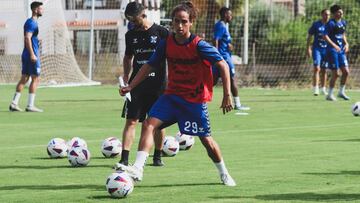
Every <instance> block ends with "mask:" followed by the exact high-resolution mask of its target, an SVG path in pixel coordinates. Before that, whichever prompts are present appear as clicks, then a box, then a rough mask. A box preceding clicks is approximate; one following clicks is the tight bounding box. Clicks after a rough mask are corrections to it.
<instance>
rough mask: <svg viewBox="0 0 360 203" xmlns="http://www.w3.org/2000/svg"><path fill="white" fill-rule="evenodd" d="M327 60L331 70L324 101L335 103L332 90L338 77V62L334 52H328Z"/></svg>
mask: <svg viewBox="0 0 360 203" xmlns="http://www.w3.org/2000/svg"><path fill="white" fill-rule="evenodd" d="M328 60H329V63H330V64H329V65H330V69H331V79H330V83H329V93H328V95H327V96H326V100H328V101H336V98H335V96H334V88H335V83H336V80H337V78H338V77H339V72H338V69H339V60H338V53H337V52H336V51H334V50H331V51H329V53H328Z"/></svg>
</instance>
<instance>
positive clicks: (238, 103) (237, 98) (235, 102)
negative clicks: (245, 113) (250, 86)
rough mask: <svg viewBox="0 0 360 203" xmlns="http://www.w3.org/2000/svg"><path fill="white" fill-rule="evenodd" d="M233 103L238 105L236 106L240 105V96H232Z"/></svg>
mask: <svg viewBox="0 0 360 203" xmlns="http://www.w3.org/2000/svg"><path fill="white" fill-rule="evenodd" d="M234 104H235V106H238V107H240V106H241V103H240V97H239V96H237V97H234Z"/></svg>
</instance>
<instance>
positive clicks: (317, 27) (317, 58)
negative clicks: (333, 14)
mask: <svg viewBox="0 0 360 203" xmlns="http://www.w3.org/2000/svg"><path fill="white" fill-rule="evenodd" d="M329 18H330V10H329V9H324V10H322V11H321V20H318V21H315V22H314V23H313V24H312V26H311V27H310V29H309V31H308V37H307V48H308V49H307V54H308V57H311V56H312V58H313V61H314V74H313V91H314V95H315V96H318V95H319V92H320V91H319V80H320V84H321V93H322V94H324V95H327V92H326V68H327V67H328V62H327V61H326V48H327V46H328V44H327V42H326V41H325V40H324V39H323V36H324V32H325V25H326V23H327V22H328V21H329ZM312 36H314V42H313V43H312V46H311V37H312ZM319 73H320V77H319Z"/></svg>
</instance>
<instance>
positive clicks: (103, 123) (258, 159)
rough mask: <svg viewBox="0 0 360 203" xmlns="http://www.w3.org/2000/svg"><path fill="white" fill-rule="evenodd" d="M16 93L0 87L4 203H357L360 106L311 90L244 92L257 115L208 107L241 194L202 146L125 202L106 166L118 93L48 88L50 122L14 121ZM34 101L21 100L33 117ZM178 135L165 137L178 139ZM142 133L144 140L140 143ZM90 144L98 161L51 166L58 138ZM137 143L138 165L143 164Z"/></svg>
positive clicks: (41, 100)
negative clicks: (109, 181)
mask: <svg viewBox="0 0 360 203" xmlns="http://www.w3.org/2000/svg"><path fill="white" fill-rule="evenodd" d="M13 90H14V86H0V93H1V97H0V202H1V203H5V202H36V203H38V202H277V201H279V202H316V201H321V202H349V201H353V202H359V201H360V125H359V123H360V118H357V117H354V116H352V115H351V113H350V106H351V104H352V103H353V102H355V101H357V100H360V94H359V92H355V91H353V92H349V95H350V96H352V101H350V102H346V101H338V102H327V101H325V99H324V97H323V96H321V97H320V96H319V97H314V96H312V95H311V92H310V91H307V90H286V91H285V90H276V89H271V90H264V89H242V90H241V93H240V94H241V96H242V99H243V103H245V104H247V105H249V106H251V107H252V109H251V111H250V115H248V116H237V115H235V114H234V112H232V113H230V114H228V115H225V116H224V115H222V114H221V111H220V110H219V104H220V100H221V89H220V88H218V89H216V92H215V97H214V101H213V102H212V103H211V104H210V106H209V110H210V117H211V123H212V131H213V136H214V137H215V139H216V140H217V141H218V143H219V144H220V146H221V148H222V151H223V155H224V158H225V161H226V163H227V166H228V169H229V171H230V172H231V174H232V176H233V177H234V179H236V181H237V183H238V186H236V187H233V188H229V187H225V186H223V185H221V184H220V180H219V177H218V175H217V171H216V169H215V167H214V165H213V164H212V163H211V161H210V159H208V157H207V155H206V152H205V150H204V149H203V147H202V146H201V145H200V142H199V140H196V141H197V142H196V143H195V146H194V148H192V149H191V150H189V151H186V152H182V151H181V152H180V153H179V154H178V155H177V156H175V157H172V158H164V161H165V163H166V166H165V167H163V168H154V167H151V166H147V167H146V168H145V176H144V180H143V182H142V183H141V184H139V185H137V186H136V187H135V189H134V191H133V193H132V194H131V195H130V196H129V197H128V198H126V199H121V200H118V199H112V198H110V197H109V196H108V194H107V192H106V190H105V181H106V177H107V176H108V175H109V174H110V173H111V172H112V169H111V167H112V166H113V164H114V163H115V162H116V161H118V159H105V158H103V156H102V155H101V152H100V144H101V141H102V140H103V139H105V138H107V137H109V136H117V137H121V136H120V135H121V132H122V128H123V125H124V120H123V119H121V118H120V113H121V108H122V105H123V100H122V99H121V98H120V97H119V96H118V94H117V88H116V87H114V86H97V87H76V88H42V89H39V91H38V94H37V101H36V103H37V104H38V106H39V107H41V108H44V110H45V112H44V113H38V114H36V113H25V112H20V113H10V112H8V109H7V108H8V105H9V102H10V100H11V98H12V96H13ZM26 101H27V93H24V94H23V96H22V98H21V107H25V104H26ZM177 131H178V130H177V127H176V126H172V127H170V128H169V129H168V130H167V134H169V135H174V134H175V133H176V132H177ZM139 132H140V131H137V138H138V137H139ZM74 136H79V137H82V138H84V139H85V140H86V141H87V142H88V145H89V150H90V152H91V154H92V160H91V161H90V163H89V165H88V166H87V167H84V168H72V167H70V166H69V163H68V161H67V159H49V158H48V157H47V154H46V150H45V146H46V144H47V143H48V141H49V140H50V139H51V138H54V137H61V138H63V139H69V138H71V137H74ZM136 147H137V141H136V144H135V146H134V147H133V149H134V150H133V151H132V152H131V155H130V159H131V160H133V159H134V157H135V151H136V150H135V149H136Z"/></svg>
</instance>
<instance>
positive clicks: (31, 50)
mask: <svg viewBox="0 0 360 203" xmlns="http://www.w3.org/2000/svg"><path fill="white" fill-rule="evenodd" d="M42 5H43V3H41V2H37V1H34V2H33V3H31V5H30V8H31V11H32V17H31V18H29V19H27V20H26V22H25V25H24V44H25V47H24V50H23V52H22V55H21V61H22V71H21V73H22V75H21V79H20V81H19V82H18V84H17V86H16V92H15V95H14V98H13V100H12V102H11V104H10V106H9V110H10V111H22V109H21V108H20V107H19V100H20V96H21V91H22V90H23V89H24V86H25V84H26V83H27V81H28V80H29V78H30V77H31V83H30V86H29V100H28V105H27V107H26V111H28V112H43V110H42V109H39V108H37V107H35V106H34V101H35V92H36V88H37V86H38V84H39V76H40V49H39V39H38V34H39V28H38V24H37V19H38V18H39V17H40V16H42V13H43V8H42Z"/></svg>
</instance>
